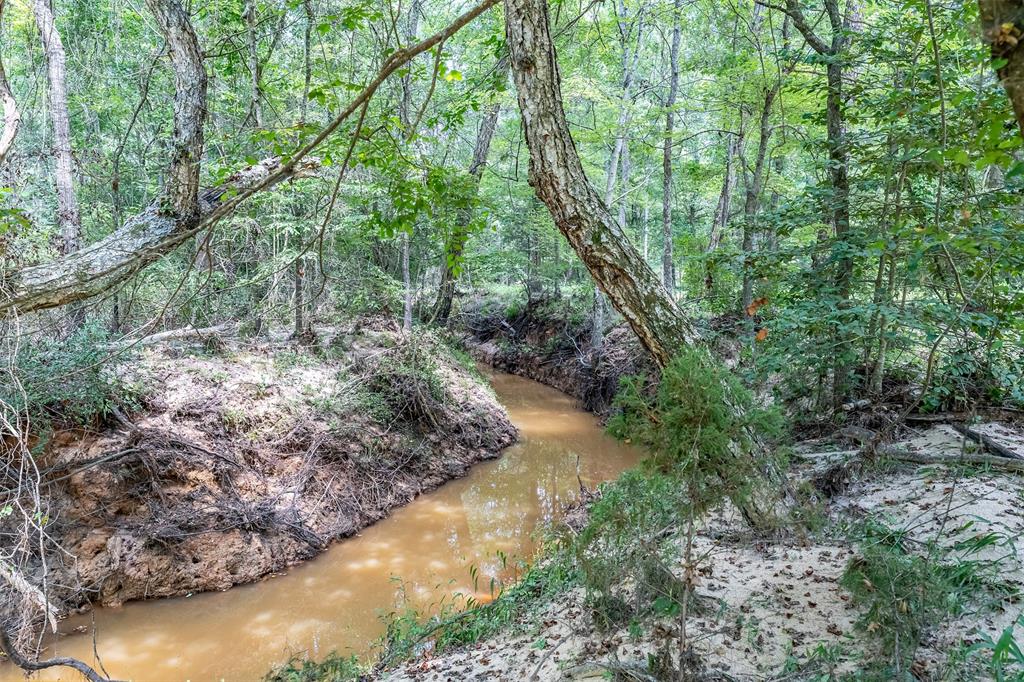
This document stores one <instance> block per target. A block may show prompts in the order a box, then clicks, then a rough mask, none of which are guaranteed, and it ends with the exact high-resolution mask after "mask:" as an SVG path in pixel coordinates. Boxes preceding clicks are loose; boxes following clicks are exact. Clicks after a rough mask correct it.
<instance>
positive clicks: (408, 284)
mask: <svg viewBox="0 0 1024 682" xmlns="http://www.w3.org/2000/svg"><path fill="white" fill-rule="evenodd" d="M411 241H412V235H410V234H409V233H408V232H403V233H402V286H403V287H405V305H404V307H403V312H402V331H404V332H405V333H407V334H408V333H409V332H411V331H412V295H413V291H412V278H411V276H410V274H409V250H410V248H411V246H410V242H411Z"/></svg>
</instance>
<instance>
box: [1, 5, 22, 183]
mask: <svg viewBox="0 0 1024 682" xmlns="http://www.w3.org/2000/svg"><path fill="white" fill-rule="evenodd" d="M5 3H6V0H0V24H2V23H3V17H4V5H5ZM0 101H2V102H3V107H4V128H3V133H0V166H2V165H3V163H4V159H5V158H7V152H9V151H10V150H11V147H12V146H13V145H14V138H16V137H17V136H18V127H19V125H20V124H21V114H20V113H19V112H18V103H17V102H16V101H15V100H14V94H13V93H12V92H11V85H10V83H8V82H7V73H6V72H5V71H4V62H3V55H2V54H0Z"/></svg>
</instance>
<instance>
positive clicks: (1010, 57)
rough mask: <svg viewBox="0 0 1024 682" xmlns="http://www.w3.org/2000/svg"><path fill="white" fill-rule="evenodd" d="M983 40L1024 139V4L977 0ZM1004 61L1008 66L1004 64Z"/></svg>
mask: <svg viewBox="0 0 1024 682" xmlns="http://www.w3.org/2000/svg"><path fill="white" fill-rule="evenodd" d="M978 11H979V14H980V17H981V32H982V39H983V40H984V41H985V43H986V44H988V45H989V46H990V48H991V50H992V61H993V62H995V63H996V65H997V66H998V68H996V70H995V71H996V75H997V76H998V77H999V82H1000V83H1002V85H1003V89H1004V90H1006V95H1007V97H1008V98H1009V100H1010V105H1011V106H1012V107H1013V114H1014V116H1015V117H1016V118H1017V127H1018V129H1019V130H1020V133H1021V135H1022V136H1024V49H1021V42H1022V40H1024V2H1022V0H978ZM1003 60H1005V64H1003V63H1002V62H1003Z"/></svg>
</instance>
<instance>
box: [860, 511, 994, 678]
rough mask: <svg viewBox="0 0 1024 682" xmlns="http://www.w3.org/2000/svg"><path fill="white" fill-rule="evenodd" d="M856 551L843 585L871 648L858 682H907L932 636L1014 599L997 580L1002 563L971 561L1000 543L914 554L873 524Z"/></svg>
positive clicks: (900, 535) (989, 540)
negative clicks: (944, 625)
mask: <svg viewBox="0 0 1024 682" xmlns="http://www.w3.org/2000/svg"><path fill="white" fill-rule="evenodd" d="M859 535H860V542H859V544H860V549H859V553H858V555H857V556H855V557H854V558H853V559H851V560H850V562H849V563H848V564H847V566H846V570H845V571H844V573H843V576H842V578H841V580H840V584H841V585H842V586H843V587H844V588H845V589H847V590H848V591H849V592H850V594H851V595H852V597H853V604H854V605H855V606H857V607H859V608H860V609H861V612H862V615H861V617H860V619H859V620H858V627H859V628H860V629H861V630H863V631H864V632H866V633H867V634H868V635H869V636H870V639H871V640H872V641H874V643H875V644H876V647H877V650H876V651H875V653H874V656H873V661H871V664H870V666H869V667H868V668H866V669H865V672H864V677H863V679H878V680H883V679H885V680H889V679H904V678H906V679H910V675H911V670H912V666H913V663H914V658H915V655H916V653H917V650H918V648H919V647H920V645H921V643H922V641H923V639H924V637H925V635H926V634H927V632H928V629H929V628H932V627H935V626H936V625H938V624H939V623H941V622H942V621H943V620H945V619H947V618H950V617H955V616H959V615H962V614H964V613H965V612H967V611H968V610H971V609H974V610H979V611H980V610H983V609H984V608H986V603H987V604H991V605H994V604H995V603H996V602H998V601H1000V600H1002V599H1004V598H1006V597H1007V596H1009V595H1011V594H1013V592H1014V590H1013V588H1012V587H1011V586H1010V585H1009V584H1008V583H1006V582H1004V581H1001V580H999V578H998V572H999V560H998V559H995V560H984V559H979V558H974V557H975V555H976V554H977V553H978V552H979V551H980V550H981V549H983V548H984V547H987V546H991V545H992V544H994V543H997V542H999V539H998V538H997V537H996V536H995V535H992V534H989V535H981V536H977V537H975V538H973V539H972V540H970V541H969V542H967V543H959V544H957V545H956V546H955V547H954V548H952V549H948V548H945V547H942V546H941V545H940V544H939V543H938V542H928V543H925V544H924V545H923V546H916V547H915V541H914V540H912V539H911V538H910V537H909V536H908V534H907V533H906V532H905V531H900V530H896V529H892V528H889V527H887V526H885V525H884V524H882V523H880V522H878V521H877V520H872V521H868V522H867V523H865V525H864V526H863V527H862V528H861V529H860V530H859Z"/></svg>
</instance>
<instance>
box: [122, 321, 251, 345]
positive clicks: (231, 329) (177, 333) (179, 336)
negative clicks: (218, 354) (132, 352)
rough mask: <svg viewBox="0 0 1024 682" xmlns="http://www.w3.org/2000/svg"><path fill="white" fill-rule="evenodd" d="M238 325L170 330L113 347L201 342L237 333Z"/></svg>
mask: <svg viewBox="0 0 1024 682" xmlns="http://www.w3.org/2000/svg"><path fill="white" fill-rule="evenodd" d="M238 327H239V325H238V323H237V322H235V323H226V324H219V325H216V326H213V327H200V328H197V327H182V328H181V329H171V330H170V331H166V332H157V333H156V334H150V335H149V336H143V337H142V338H140V339H124V340H121V341H118V342H117V343H116V344H115V345H116V346H117V347H118V348H127V347H138V346H155V345H156V344H158V343H163V342H165V341H185V340H192V339H198V340H200V341H203V340H205V339H207V338H209V337H211V336H214V337H220V336H225V335H229V334H234V333H235V332H237V331H238Z"/></svg>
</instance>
